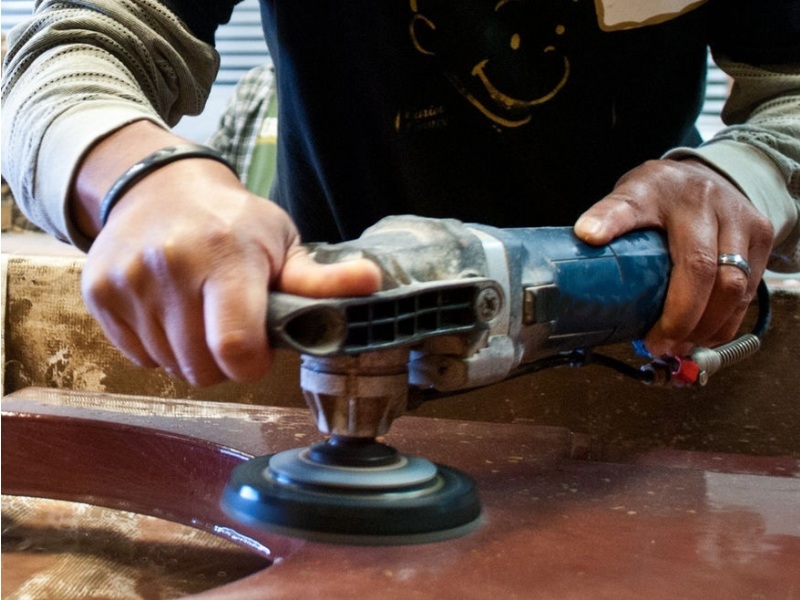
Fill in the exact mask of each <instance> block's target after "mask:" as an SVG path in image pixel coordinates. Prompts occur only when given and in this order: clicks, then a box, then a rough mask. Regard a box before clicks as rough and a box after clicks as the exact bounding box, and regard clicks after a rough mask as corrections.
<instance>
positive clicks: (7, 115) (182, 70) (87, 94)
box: [2, 0, 219, 249]
mask: <svg viewBox="0 0 800 600" xmlns="http://www.w3.org/2000/svg"><path fill="white" fill-rule="evenodd" d="M218 67H219V57H218V55H217V53H216V51H215V50H214V49H213V47H211V46H210V45H208V44H206V43H203V42H200V41H199V40H197V39H195V38H194V37H192V36H191V34H190V33H189V32H188V31H187V29H186V28H185V27H184V25H183V23H182V22H181V21H180V20H179V19H178V18H177V17H176V16H175V15H174V14H173V13H171V12H170V11H168V10H167V9H166V8H164V6H163V5H162V4H160V3H158V2H157V1H156V0H139V1H137V2H134V1H132V0H121V1H120V0H94V1H91V2H69V1H66V2H65V1H63V0H60V1H57V0H45V1H42V2H38V3H37V5H36V9H35V11H34V14H33V16H32V18H31V19H30V20H29V21H27V22H26V23H24V24H22V25H20V26H18V27H16V28H14V29H13V30H12V31H11V32H10V33H9V36H8V56H7V57H6V62H5V64H4V70H3V81H2V102H3V110H2V146H3V153H2V172H3V176H4V177H5V178H6V180H7V181H8V182H9V184H10V186H11V188H12V190H13V192H14V195H15V198H16V200H17V202H19V204H20V207H21V208H22V209H23V211H24V212H25V213H26V215H27V216H28V217H29V218H30V219H31V221H33V222H34V223H36V224H37V225H39V226H40V227H42V228H43V229H45V230H46V231H48V232H49V233H51V234H53V235H54V236H55V237H57V238H59V239H62V240H65V241H69V242H71V243H73V244H74V245H76V246H78V247H80V248H82V249H87V248H88V247H89V245H90V244H91V240H88V239H86V238H84V237H83V236H81V235H80V233H79V232H78V231H77V229H76V228H75V227H74V225H73V224H72V222H71V219H70V215H69V209H68V202H67V199H68V194H69V189H70V186H71V183H72V179H73V177H74V174H75V171H76V168H77V166H78V164H79V163H80V161H81V159H82V157H83V156H84V155H85V153H86V152H87V151H88V150H89V149H90V148H91V147H92V145H93V144H95V143H96V142H97V141H99V140H100V139H102V138H103V137H105V136H107V135H108V134H110V133H112V132H113V131H115V130H117V129H119V128H121V127H123V126H125V125H127V124H129V123H132V122H134V121H138V120H142V119H147V120H150V121H152V122H154V123H156V124H158V125H159V126H161V127H164V128H168V127H170V126H172V125H174V124H176V123H177V122H178V120H179V119H180V118H181V117H182V116H183V115H185V114H198V113H199V112H201V111H202V109H203V106H204V104H205V101H206V99H207V97H208V92H209V90H210V89H211V85H212V83H213V81H214V78H215V77H216V74H217V70H218Z"/></svg>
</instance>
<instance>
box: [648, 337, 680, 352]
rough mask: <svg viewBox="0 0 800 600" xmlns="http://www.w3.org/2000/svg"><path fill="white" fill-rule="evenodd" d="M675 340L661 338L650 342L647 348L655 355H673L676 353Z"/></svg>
mask: <svg viewBox="0 0 800 600" xmlns="http://www.w3.org/2000/svg"><path fill="white" fill-rule="evenodd" d="M674 346H675V340H661V341H658V342H654V343H648V344H647V348H648V349H649V350H650V352H651V354H652V355H653V356H672V355H673V354H674V351H675V350H674Z"/></svg>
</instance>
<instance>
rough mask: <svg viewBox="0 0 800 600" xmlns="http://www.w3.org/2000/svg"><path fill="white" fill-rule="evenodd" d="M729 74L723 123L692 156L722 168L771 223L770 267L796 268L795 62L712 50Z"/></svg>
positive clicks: (799, 199)
mask: <svg viewBox="0 0 800 600" xmlns="http://www.w3.org/2000/svg"><path fill="white" fill-rule="evenodd" d="M715 59H716V61H717V64H718V65H719V66H720V68H721V69H723V70H724V71H725V72H727V73H728V74H729V75H730V76H731V77H732V78H733V82H734V83H733V88H732V90H731V94H730V97H729V98H728V101H727V102H726V104H725V108H724V110H723V113H722V118H723V121H724V122H725V124H726V125H727V127H726V128H725V129H723V130H722V131H721V132H720V133H719V134H717V135H716V136H715V137H714V138H713V139H712V140H710V141H709V142H707V143H706V144H704V145H702V146H700V147H699V148H697V149H688V148H678V149H675V150H673V151H671V152H669V153H668V154H667V155H666V157H667V158H683V157H688V156H693V157H696V158H700V159H702V160H704V161H706V162H707V163H708V164H710V165H712V166H714V167H715V168H716V169H718V170H719V171H721V172H723V173H725V174H726V175H727V176H728V177H729V178H730V179H731V180H732V181H734V182H735V183H736V184H737V185H738V186H739V188H740V189H741V190H742V191H743V192H744V193H745V194H746V195H747V196H748V198H750V201H751V202H752V203H753V205H754V206H755V207H756V208H757V209H758V210H759V211H760V212H761V213H762V214H764V215H766V216H767V217H768V218H769V219H770V221H772V224H773V226H774V228H775V238H774V243H773V252H772V257H771V259H770V263H769V268H770V269H772V270H774V271H783V272H793V271H800V218H799V217H798V215H800V65H793V66H781V67H769V66H763V67H755V66H752V65H747V64H742V63H735V62H731V61H728V60H726V59H725V57H723V56H715Z"/></svg>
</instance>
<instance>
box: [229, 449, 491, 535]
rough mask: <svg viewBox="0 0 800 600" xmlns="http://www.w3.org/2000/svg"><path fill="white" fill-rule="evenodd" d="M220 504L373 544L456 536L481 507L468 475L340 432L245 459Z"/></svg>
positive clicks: (289, 527) (286, 525)
mask: <svg viewBox="0 0 800 600" xmlns="http://www.w3.org/2000/svg"><path fill="white" fill-rule="evenodd" d="M222 504H223V508H224V510H225V511H226V512H227V513H228V514H229V515H230V516H232V517H233V518H235V519H236V520H238V521H240V522H242V523H245V524H247V525H249V526H253V527H256V528H260V529H264V530H268V531H273V532H276V533H280V534H287V535H292V536H295V537H302V538H306V539H312V540H316V541H330V542H337V543H348V544H372V545H391V544H410V543H426V542H433V541H441V540H445V539H451V538H453V537H457V536H460V535H463V534H464V533H466V532H468V531H471V530H472V529H474V528H475V527H476V525H477V523H478V519H479V516H480V512H481V509H480V502H479V500H478V494H477V488H476V486H475V483H474V482H473V481H472V479H471V478H469V477H468V476H467V475H465V474H463V473H461V472H459V471H457V470H455V469H452V468H449V467H446V466H443V465H437V464H435V463H432V462H430V461H428V460H426V459H423V458H420V457H416V456H406V455H403V454H400V453H399V452H397V450H395V449H394V448H392V447H391V446H387V445H385V444H382V443H379V442H377V441H375V440H374V439H372V440H370V439H361V438H347V437H343V436H332V437H331V438H329V439H328V440H326V441H325V442H321V443H319V444H317V445H315V446H311V447H310V448H299V449H293V450H287V451H284V452H279V453H277V454H273V455H269V456H262V457H257V458H254V459H251V460H249V461H247V462H245V463H242V464H241V465H239V466H238V467H236V469H234V471H233V474H232V476H231V479H230V481H229V483H228V485H227V487H226V489H225V492H224V495H223V502H222Z"/></svg>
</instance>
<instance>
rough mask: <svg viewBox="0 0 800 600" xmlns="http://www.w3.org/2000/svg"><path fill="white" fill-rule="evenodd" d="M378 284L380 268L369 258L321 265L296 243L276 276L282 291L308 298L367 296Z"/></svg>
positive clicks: (378, 287) (379, 285)
mask: <svg viewBox="0 0 800 600" xmlns="http://www.w3.org/2000/svg"><path fill="white" fill-rule="evenodd" d="M380 287H381V271H380V268H379V267H378V265H376V264H375V263H374V262H372V261H371V260H368V259H365V258H359V259H354V260H348V261H344V262H338V263H331V264H320V263H317V262H315V261H314V259H313V258H311V257H310V256H309V255H308V253H307V252H306V251H305V250H304V249H302V248H301V247H299V246H298V247H297V248H296V249H293V250H292V251H291V253H290V254H289V255H288V256H287V259H286V262H285V263H284V266H283V268H282V270H281V273H280V276H279V278H278V289H280V290H281V291H283V292H287V293H290V294H297V295H298V296H308V297H311V298H325V297H337V296H339V297H340V296H366V295H369V294H372V293H374V292H377V291H378V290H379V289H380Z"/></svg>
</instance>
